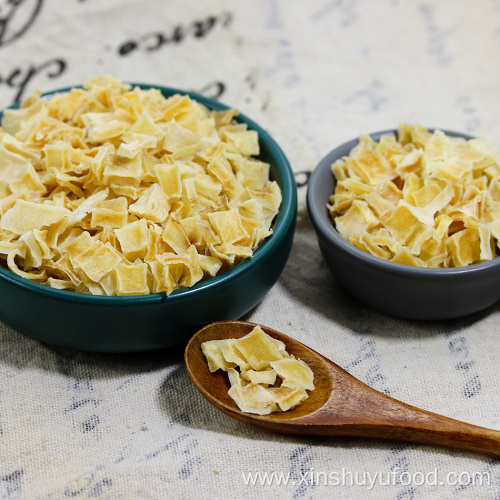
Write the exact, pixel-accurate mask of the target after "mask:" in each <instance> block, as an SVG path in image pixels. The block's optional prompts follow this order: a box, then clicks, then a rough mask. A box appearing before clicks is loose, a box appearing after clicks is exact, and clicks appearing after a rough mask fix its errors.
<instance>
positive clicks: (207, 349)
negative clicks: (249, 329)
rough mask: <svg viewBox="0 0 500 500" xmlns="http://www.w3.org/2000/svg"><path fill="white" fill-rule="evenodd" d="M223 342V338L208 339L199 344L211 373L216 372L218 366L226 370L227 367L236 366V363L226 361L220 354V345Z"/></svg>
mask: <svg viewBox="0 0 500 500" xmlns="http://www.w3.org/2000/svg"><path fill="white" fill-rule="evenodd" d="M225 342H226V341H225V340H209V341H208V342H203V344H202V345H201V350H202V352H203V354H204V355H205V357H206V358H207V362H208V368H209V370H210V371H211V372H212V373H213V372H216V371H217V370H218V369H219V368H220V369H221V370H224V371H227V370H228V369H229V368H234V367H235V366H236V363H231V362H229V361H226V359H225V358H224V356H223V354H222V350H221V347H222V345H224V343H225Z"/></svg>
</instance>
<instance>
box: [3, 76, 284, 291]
mask: <svg viewBox="0 0 500 500" xmlns="http://www.w3.org/2000/svg"><path fill="white" fill-rule="evenodd" d="M237 114H238V112H237V111H236V110H234V109H233V110H227V111H218V112H217V111H210V110H208V109H207V108H206V107H204V106H203V105H201V104H200V103H198V102H196V101H194V100H192V99H190V98H189V97H188V96H185V95H174V96H172V97H170V98H168V99H167V98H165V97H164V96H163V95H162V94H161V92H160V91H159V90H157V89H148V90H142V89H140V88H138V87H137V88H132V87H131V86H130V85H127V84H124V83H122V82H121V81H120V80H118V79H116V78H114V77H111V76H105V77H98V78H95V79H92V80H89V81H88V82H86V83H85V84H84V86H83V88H74V89H72V90H71V91H70V92H69V93H64V94H56V95H54V96H52V97H51V98H49V99H44V98H42V97H41V96H40V94H39V93H36V94H35V95H34V96H33V97H31V98H29V99H27V100H26V101H25V102H24V103H23V104H22V105H21V108H20V109H18V110H13V109H9V110H6V111H5V112H4V116H3V120H2V129H0V256H1V257H3V258H4V260H6V264H7V266H8V268H9V269H10V270H11V271H13V272H14V273H16V274H18V275H19V276H22V277H24V278H28V279H30V280H33V281H36V282H38V283H42V284H45V285H49V286H51V287H54V288H57V289H66V290H71V291H75V292H81V293H90V294H95V295H140V294H148V293H150V292H154V293H156V292H165V293H166V294H170V293H171V292H172V291H173V290H175V289H177V288H180V287H190V286H192V285H194V284H195V283H197V282H199V281H200V280H202V279H204V278H206V277H210V276H215V275H216V274H218V273H221V272H223V271H225V270H227V269H228V268H230V267H231V266H233V265H235V264H236V263H238V262H240V261H241V260H243V259H246V258H248V257H251V256H252V254H253V251H254V250H255V249H256V248H257V247H258V246H259V244H260V243H261V242H262V241H263V240H264V239H265V238H266V237H268V236H269V235H270V234H271V232H272V230H271V223H272V221H273V218H274V217H275V215H276V214H277V212H278V210H279V207H280V204H281V192H280V189H279V187H278V185H277V184H276V182H271V181H270V180H269V164H267V163H264V162H262V161H259V160H258V159H256V158H253V156H255V155H258V154H259V142H258V135H257V132H256V131H253V130H247V126H246V125H245V124H242V123H238V122H237V121H236V120H235V117H236V116H237Z"/></svg>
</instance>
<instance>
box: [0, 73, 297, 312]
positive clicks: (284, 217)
mask: <svg viewBox="0 0 500 500" xmlns="http://www.w3.org/2000/svg"><path fill="white" fill-rule="evenodd" d="M124 83H128V84H129V85H132V86H133V87H139V88H141V89H157V90H160V92H161V93H162V94H163V95H164V96H166V97H169V96H172V95H174V94H181V95H188V96H189V97H191V98H192V99H194V100H195V101H198V102H200V103H201V104H203V105H204V106H206V107H207V108H209V109H214V110H218V111H223V110H226V109H231V107H230V106H227V105H226V104H223V103H221V102H219V101H216V100H214V99H211V98H209V97H205V96H203V95H201V94H198V93H197V92H192V91H187V90H182V89H178V88H175V87H166V86H162V85H155V84H147V83H134V82H124ZM73 88H82V86H81V85H75V86H71V87H63V88H60V89H56V90H51V91H48V92H44V93H43V94H42V96H43V97H51V96H53V95H55V94H62V93H67V92H70V91H71V89H73ZM19 105H20V102H19V101H18V102H16V103H14V104H12V105H11V106H8V107H7V108H5V109H16V108H18V107H19ZM2 116H3V110H0V120H1V118H2ZM238 120H239V121H241V122H243V123H246V124H247V125H248V126H249V128H250V129H253V130H256V131H257V133H258V134H259V142H261V143H263V144H265V146H266V148H267V150H268V151H269V153H270V155H271V156H272V157H273V158H275V159H276V161H275V163H274V166H275V167H277V168H278V170H279V171H280V173H281V177H282V182H283V186H282V189H281V191H282V202H281V206H280V209H279V212H278V215H277V217H276V219H275V221H274V224H273V226H272V228H273V234H272V235H271V236H269V237H268V238H267V239H265V240H264V242H263V243H262V244H261V245H260V246H259V247H258V248H257V249H256V250H255V252H254V254H253V256H252V257H250V258H248V259H246V260H244V261H243V262H240V263H239V264H237V265H236V266H234V267H232V268H231V269H229V270H227V271H225V272H224V273H222V274H220V275H218V276H214V277H213V278H209V279H207V280H205V281H202V282H200V283H198V284H196V285H194V286H192V287H189V288H179V289H177V290H174V291H173V292H172V293H171V294H170V295H168V296H167V295H166V294H165V292H162V293H150V294H147V295H133V296H120V297H116V296H103V295H90V294H83V293H78V292H72V291H69V290H58V289H55V288H51V287H49V286H47V285H42V284H40V283H36V282H33V281H30V280H29V279H27V278H23V277H21V276H18V275H16V274H15V273H13V272H12V271H9V270H8V269H5V268H4V267H2V266H0V279H1V278H3V279H6V280H7V281H9V282H11V283H12V284H14V285H17V286H20V287H22V288H25V289H28V290H30V291H32V292H39V293H41V294H42V295H47V296H49V297H53V298H57V299H60V300H62V301H69V302H81V303H86V304H93V305H111V304H112V305H114V306H117V305H120V306H121V305H123V306H131V305H143V304H154V303H160V302H164V301H166V300H168V301H169V302H181V301H184V300H188V299H189V298H190V297H191V296H192V295H193V294H197V295H200V294H205V293H208V292H210V290H211V288H212V287H213V286H216V285H219V284H222V283H226V282H228V281H232V280H234V279H236V278H237V277H239V276H241V275H243V274H245V273H247V272H248V271H249V270H250V269H251V267H252V266H253V265H254V264H255V263H258V262H259V261H261V260H262V259H264V258H265V255H266V254H267V253H268V252H269V251H271V249H272V248H273V247H275V246H276V245H278V244H279V242H280V241H281V240H283V238H285V237H286V235H287V232H288V229H289V227H290V225H291V224H293V223H294V221H295V215H296V212H297V188H296V183H295V177H294V175H293V171H292V168H291V166H290V163H289V161H288V159H287V158H286V156H285V154H284V153H283V151H282V150H281V148H280V147H279V146H278V144H277V143H276V141H275V140H274V139H273V138H272V137H271V135H270V134H269V133H268V132H267V131H266V130H264V129H263V128H262V127H261V126H260V125H258V124H257V123H256V122H254V121H253V120H251V119H250V118H248V117H247V116H246V115H244V114H242V113H240V114H239V115H238Z"/></svg>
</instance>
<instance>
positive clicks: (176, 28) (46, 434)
mask: <svg viewBox="0 0 500 500" xmlns="http://www.w3.org/2000/svg"><path fill="white" fill-rule="evenodd" d="M0 21H1V22H0V105H1V107H5V106H7V105H10V104H11V103H12V102H13V101H15V100H16V99H18V98H24V97H28V96H29V95H30V94H31V93H32V92H33V91H34V90H35V89H40V90H41V91H48V90H51V89H54V88H60V87H65V86H69V85H73V84H78V83H81V82H83V81H84V80H85V79H87V78H89V77H92V76H97V75H99V74H106V73H109V74H113V75H116V76H118V77H120V78H122V79H124V80H127V81H133V82H144V83H154V84H163V85H166V86H172V87H178V88H184V89H189V90H196V91H199V92H201V93H203V94H205V95H207V96H209V97H215V98H218V99H220V100H221V101H222V102H224V103H226V104H228V105H231V106H234V107H238V108H239V109H240V110H241V111H242V112H243V113H245V114H246V115H248V116H249V117H251V118H252V119H254V120H255V121H257V122H258V123H260V124H261V125H262V126H263V127H264V128H266V129H267V130H268V131H269V132H270V133H271V134H272V135H273V136H274V138H275V139H276V140H277V142H278V143H279V144H280V146H281V147H282V148H283V150H284V151H285V153H286V155H287V156H288V158H289V160H290V162H291V164H292V166H293V169H294V171H295V172H296V174H297V182H298V184H299V188H298V193H299V212H298V224H297V232H296V237H295V241H294V246H293V249H292V254H291V256H290V259H289V261H288V264H287V266H286V268H285V270H284V272H283V274H282V276H281V278H280V280H279V281H278V283H277V284H276V285H275V286H274V287H273V288H272V290H271V291H270V292H269V294H268V295H267V296H266V297H265V299H264V300H263V301H262V302H261V303H260V304H259V305H258V306H257V307H256V308H255V309H254V310H252V311H251V312H250V313H249V314H248V315H247V316H246V317H245V318H244V319H246V320H249V321H253V322H256V323H262V324H264V325H267V326H270V327H272V328H274V329H277V330H280V331H283V332H285V333H287V334H289V335H291V336H292V337H295V338H296V339H298V340H300V341H302V342H304V343H305V344H307V345H309V346H311V347H312V348H313V349H315V350H317V351H319V352H320V353H322V354H323V355H325V356H327V357H329V358H331V359H332V360H334V361H335V362H336V363H338V364H339V365H341V366H342V367H344V368H345V369H346V370H348V371H349V372H350V373H351V374H352V375H354V376H356V377H358V378H359V379H361V380H362V381H364V382H366V383H367V384H369V385H371V386H372V387H374V388H375V389H377V390H379V391H382V392H384V393H386V394H389V395H390V396H392V397H395V398H397V399H400V400H403V401H405V402H407V403H410V404H412V405H415V406H418V407H421V408H425V409H427V410H430V411H434V412H437V413H441V414H443V415H446V416H449V417H452V418H456V419H459V420H464V421H466V422H470V423H474V424H476V425H481V426H485V427H490V428H493V429H500V412H499V403H500V393H499V391H498V385H497V384H498V380H499V378H500V366H499V363H498V346H499V338H498V335H499V334H500V327H499V320H500V306H494V307H492V308H490V309H488V310H486V311H484V312H481V313H478V314H476V315H473V316H469V317H466V318H463V319H458V320H453V321H442V322H419V321H408V320H401V319H396V318H393V317H390V316H387V315H384V314H381V313H378V312H376V311H374V310H372V309H370V308H368V307H365V306H364V305H362V304H361V303H359V302H358V301H356V300H355V299H353V298H351V297H350V296H349V295H347V294H346V293H345V292H344V291H343V290H342V289H341V288H340V287H339V286H338V284H337V283H336V281H335V279H334V278H332V276H331V275H330V274H329V272H328V271H327V269H326V268H325V265H324V263H323V261H322V258H321V256H320V253H319V249H318V245H317V242H316V238H315V235H314V232H313V230H312V226H311V224H310V222H309V220H308V216H307V211H306V208H305V193H306V185H305V183H306V181H307V175H308V172H310V171H311V170H312V169H313V168H314V167H315V165H316V164H317V163H318V161H319V160H320V159H321V158H322V157H323V156H324V155H326V154H327V152H328V151H330V150H331V149H333V148H334V147H335V146H337V145H339V144H341V143H342V142H344V141H346V140H349V139H352V138H354V137H357V136H358V135H359V134H361V133H367V132H373V131H377V130H384V129H389V128H395V127H396V126H397V125H398V123H399V122H401V121H411V122H418V123H421V124H423V125H426V126H429V127H438V128H445V129H450V130H458V131H463V132H467V133H470V134H473V135H478V136H488V137H489V138H491V139H492V140H493V141H495V142H496V143H497V144H500V114H499V113H498V106H497V104H498V99H499V97H498V96H499V89H500V69H499V68H500V60H499V54H500V2H499V1H498V0H477V1H475V2H472V1H467V0H442V1H440V2H429V1H425V0H380V1H377V2H370V1H368V0H310V1H308V2H286V1H285V0H254V1H253V2H245V1H242V0H237V1H231V2H230V1H225V0H212V1H211V2H199V1H196V0H169V1H165V0H164V1H162V0H142V1H140V2H139V1H134V0H107V1H106V2H98V1H96V0H80V1H78V0H65V1H64V2H63V1H61V0H59V1H57V0H31V1H30V0H24V1H22V0H21V1H20V2H10V1H0ZM26 307H27V311H28V312H29V304H27V305H26ZM90 328H92V318H89V329H90ZM137 334H138V335H140V332H137ZM182 355H183V348H182V347H179V348H173V349H172V348H171V349H164V350H160V351H156V352H153V353H143V354H127V355H119V354H112V355H109V354H96V353H88V352H80V351H75V350H70V349H66V348H62V347H58V346H53V345H47V344H44V343H41V342H39V341H37V340H33V339H30V338H28V337H26V336H24V335H23V334H21V333H19V332H17V331H14V330H12V329H11V328H9V327H8V326H5V325H0V499H9V500H11V499H17V498H27V499H31V498H34V499H59V498H77V499H94V498H97V499H142V498H151V499H155V498H169V499H184V498H186V499H187V498H202V499H205V498H206V499H212V498H238V499H256V498H263V499H267V498H280V499H281V498H283V499H321V498H341V499H344V498H345V499H347V498H350V499H351V498H354V499H357V498H359V499H363V498H368V497H372V498H393V499H422V500H430V499H443V498H457V499H463V498H475V499H491V500H493V499H498V498H500V461H498V460H496V459H492V458H489V457H486V456H482V455H479V454H475V453H472V452H471V453H469V452H460V451H454V450H448V449H440V448H435V447H431V446H421V445H410V444H405V443H391V442H383V441H377V440H373V441H367V440H361V439H342V440H341V439H333V438H310V437H307V438H306V437H291V436H283V435H276V434H272V433H269V432H264V431H260V430H256V429H253V428H250V427H247V426H244V425H243V424H240V423H238V422H236V421H234V420H232V419H230V418H228V417H226V416H225V415H223V414H221V413H219V412H218V411H217V410H215V409H214V408H213V407H212V406H210V405H209V404H208V403H207V402H206V401H205V400H204V399H203V398H202V396H201V395H200V394H199V393H198V392H197V391H196V389H195V388H194V386H193V385H192V383H191V381H190V379H189V377H188V375H187V372H186V370H185V368H184V364H183V359H182ZM257 472H260V473H261V474H264V473H266V472H268V473H272V472H275V473H278V474H281V473H282V474H283V475H284V476H286V475H289V478H288V479H289V480H288V484H281V485H279V484H277V481H274V482H273V484H269V485H260V484H256V485H253V486H252V485H246V484H245V477H244V475H243V473H244V474H245V475H246V474H248V473H257ZM476 472H480V473H483V474H486V475H487V476H488V477H489V478H490V481H489V482H490V483H491V484H489V485H488V484H486V485H483V486H479V485H477V484H476V485H473V484H468V485H464V484H457V483H456V482H455V484H451V483H452V482H453V478H455V479H457V478H458V476H459V475H460V474H462V476H460V478H461V479H462V480H465V479H466V475H465V474H471V475H472V474H474V473H476ZM317 473H324V475H326V476H327V477H330V479H332V478H333V477H338V478H339V481H340V483H341V484H338V485H337V484H325V480H324V476H323V475H316V476H315V475H314V474H317ZM332 473H333V475H332V476H329V475H330V474H332ZM389 473H393V476H392V478H394V477H395V478H396V480H394V481H392V482H391V484H389V485H387V484H380V483H381V482H382V483H384V482H386V483H387V478H388V475H389ZM403 473H404V474H403ZM430 473H431V474H436V475H437V476H438V477H437V480H438V484H437V485H436V484H429V483H432V482H433V479H434V476H429V478H430V480H429V481H427V482H424V484H421V483H422V481H421V479H420V478H421V476H420V475H424V476H425V475H428V474H430ZM335 474H337V476H335ZM349 474H350V475H349ZM363 474H364V480H363ZM366 474H370V475H371V477H372V478H375V481H374V484H372V485H371V486H370V481H369V480H367V476H366ZM454 474H455V475H454ZM450 475H451V476H450ZM377 477H378V478H379V479H381V481H379V479H377ZM409 477H411V478H412V480H411V481H410V482H408V478H409ZM315 479H317V481H316V480H315ZM448 479H451V483H450V481H448ZM331 482H335V481H334V480H332V481H331ZM342 482H344V483H345V484H342ZM363 482H364V484H363ZM351 483H353V484H351ZM408 483H409V484H408ZM440 483H442V484H440Z"/></svg>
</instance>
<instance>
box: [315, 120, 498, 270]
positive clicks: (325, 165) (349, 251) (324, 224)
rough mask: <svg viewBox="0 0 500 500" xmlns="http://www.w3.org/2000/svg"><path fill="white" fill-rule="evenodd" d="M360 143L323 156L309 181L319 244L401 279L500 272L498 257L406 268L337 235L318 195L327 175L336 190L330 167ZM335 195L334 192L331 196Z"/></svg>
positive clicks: (392, 131) (378, 134)
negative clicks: (441, 265) (326, 245)
mask: <svg viewBox="0 0 500 500" xmlns="http://www.w3.org/2000/svg"><path fill="white" fill-rule="evenodd" d="M427 130H429V131H431V132H433V131H434V130H436V128H428V129H427ZM439 130H441V131H443V132H444V133H445V134H447V135H450V136H452V137H461V138H464V139H466V140H469V139H474V138H475V137H474V136H471V135H469V134H465V133H461V132H455V131H450V130H446V129H442V128H440V129H439ZM396 134H397V130H396V129H387V130H382V131H379V132H372V133H369V134H363V135H369V136H370V137H371V138H372V139H374V140H379V139H380V137H381V136H383V135H392V136H394V135H396ZM358 142H359V137H358V138H355V139H351V140H349V141H346V142H344V143H342V144H340V145H339V146H337V147H335V148H334V149H333V150H331V151H330V152H329V153H328V154H327V155H326V156H324V157H323V158H322V159H321V160H320V162H319V163H318V165H317V166H316V168H315V169H314V171H313V172H312V174H311V177H310V178H309V183H308V187H307V195H306V199H307V209H308V212H309V217H310V219H311V222H312V224H313V226H314V228H315V230H316V232H317V235H318V239H319V240H320V242H321V241H322V240H323V243H325V242H326V243H327V244H331V245H333V246H334V247H335V248H337V249H338V250H339V251H341V252H342V253H343V254H345V255H349V256H351V257H352V258H354V259H356V260H358V261H361V262H362V263H364V264H365V265H367V266H371V267H375V268H377V269H379V270H381V271H384V272H390V273H392V274H396V275H400V276H409V277H412V278H417V279H418V278H421V279H426V278H439V277H443V278H454V277H459V276H463V275H464V274H469V273H474V274H487V273H489V272H491V271H492V269H500V258H499V257H496V258H494V259H492V260H489V261H486V262H480V263H478V264H470V265H468V266H464V267H451V268H425V267H413V266H408V265H405V264H399V263H396V262H389V261H387V260H384V259H382V258H380V257H375V256H374V255H371V254H369V253H366V252H364V251H363V250H361V249H359V248H357V247H356V246H355V245H353V244H352V243H349V242H348V241H347V240H345V239H344V238H342V236H340V234H339V233H338V231H337V230H336V229H335V227H334V225H333V222H332V220H331V217H330V213H329V212H328V209H327V207H326V205H327V202H328V199H327V200H319V199H318V198H317V196H316V195H315V194H316V193H317V191H318V190H319V188H320V186H321V184H322V182H323V181H324V176H325V175H326V171H328V172H330V175H331V178H332V182H333V188H334V189H335V184H336V180H335V177H334V176H333V174H332V173H331V165H332V163H333V162H334V161H335V160H337V159H339V158H342V157H343V156H346V153H343V152H344V151H346V150H347V151H348V153H347V154H349V152H350V151H351V149H352V148H354V147H355V146H356V145H357V144H358ZM331 194H333V191H332V193H331Z"/></svg>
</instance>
